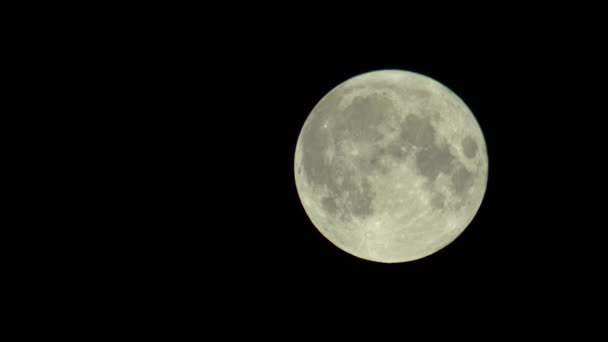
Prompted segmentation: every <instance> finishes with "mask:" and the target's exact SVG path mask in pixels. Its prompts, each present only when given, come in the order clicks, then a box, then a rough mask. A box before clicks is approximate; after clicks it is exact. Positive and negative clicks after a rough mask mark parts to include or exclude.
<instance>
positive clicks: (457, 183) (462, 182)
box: [452, 166, 473, 196]
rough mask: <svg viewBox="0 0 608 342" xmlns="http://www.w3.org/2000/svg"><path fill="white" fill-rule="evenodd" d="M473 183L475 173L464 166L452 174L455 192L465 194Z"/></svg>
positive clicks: (460, 194)
mask: <svg viewBox="0 0 608 342" xmlns="http://www.w3.org/2000/svg"><path fill="white" fill-rule="evenodd" d="M472 185H473V174H472V173H471V172H469V171H468V170H467V169H466V168H464V167H463V166H460V167H459V168H458V169H457V170H456V172H454V174H453V175H452V188H453V189H454V192H455V193H456V194H457V195H459V196H463V195H464V194H466V193H467V191H468V190H469V189H470V188H471V186H472Z"/></svg>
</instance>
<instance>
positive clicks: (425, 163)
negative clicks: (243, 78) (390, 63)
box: [294, 70, 488, 263]
mask: <svg viewBox="0 0 608 342" xmlns="http://www.w3.org/2000/svg"><path fill="white" fill-rule="evenodd" d="M294 173H295V182H296V188H297V191H298V195H299V197H300V200H301V202H302V205H303V207H304V210H305V212H306V214H307V215H308V217H309V218H310V220H311V222H312V223H313V225H314V226H315V227H316V228H317V229H318V230H319V232H321V234H323V236H325V237H326V238H327V239H328V240H329V241H330V242H332V243H333V244H334V245H336V246H337V247H339V248H340V249H342V250H343V251H345V252H347V253H350V254H352V255H354V256H356V257H359V258H362V259H366V260H371V261H376V262H384V263H398V262H406V261H412V260H417V259H420V258H423V257H426V256H429V255H431V254H433V253H435V252H437V251H438V250H440V249H442V248H444V247H445V246H447V245H448V244H450V243H451V242H452V241H454V240H455V239H456V238H457V237H458V236H459V235H460V234H461V233H462V232H463V231H464V230H465V228H466V227H467V226H468V225H469V224H470V223H471V221H472V220H473V218H474V216H475V215H476V213H477V211H478V210H479V208H480V206H481V202H482V200H483V197H484V194H485V191H486V184H487V178H488V156H487V150H486V143H485V140H484V137H483V134H482V132H481V129H480V127H479V124H478V122H477V120H476V119H475V117H474V116H473V113H472V112H471V110H470V109H469V108H468V107H467V105H466V104H465V103H464V102H463V101H462V100H461V99H460V98H459V97H458V96H457V95H456V94H454V93H453V92H452V91H451V90H449V89H448V88H447V87H446V86H444V85H442V84H441V83H439V82H437V81H435V80H434V79H431V78H429V77H427V76H424V75H421V74H417V73H413V72H409V71H402V70H380V71H372V72H368V73H365V74H361V75H358V76H355V77H353V78H351V79H348V80H346V81H345V82H343V83H341V84H340V85H338V86H337V87H335V88H334V89H332V90H331V91H330V92H329V93H328V94H327V95H325V96H324V97H323V98H322V99H321V100H320V101H319V103H318V104H317V105H316V106H315V107H314V109H313V110H312V112H311V113H310V115H309V116H308V118H307V119H306V121H305V122H304V125H303V127H302V130H301V132H300V135H299V137H298V142H297V144H296V151H295V160H294Z"/></svg>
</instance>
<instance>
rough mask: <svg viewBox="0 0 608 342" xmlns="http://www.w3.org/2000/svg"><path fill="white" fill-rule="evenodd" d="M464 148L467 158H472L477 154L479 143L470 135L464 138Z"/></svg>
mask: <svg viewBox="0 0 608 342" xmlns="http://www.w3.org/2000/svg"><path fill="white" fill-rule="evenodd" d="M462 150H463V151H464V155H465V156H466V157H467V158H469V159H470V158H473V157H475V155H477V143H476V142H475V139H473V138H472V137H470V136H467V137H466V138H464V139H462Z"/></svg>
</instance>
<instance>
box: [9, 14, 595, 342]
mask: <svg viewBox="0 0 608 342" xmlns="http://www.w3.org/2000/svg"><path fill="white" fill-rule="evenodd" d="M54 10H55V11H57V10H58V9H57V8H54ZM274 10H276V9H274ZM375 10H376V11H379V12H380V13H386V12H391V11H390V9H382V8H376V9H375ZM46 11H47V9H46V8H41V7H37V6H34V5H32V6H29V5H28V6H25V7H24V8H18V9H17V10H16V11H15V16H11V18H12V19H11V20H7V21H6V22H5V24H3V32H2V33H3V35H4V36H5V37H6V38H7V39H6V42H7V43H6V45H5V46H6V48H4V49H3V54H5V55H6V56H7V57H8V58H7V59H6V60H7V61H9V62H4V63H3V64H2V68H3V69H2V70H3V73H4V77H3V79H2V111H3V116H2V127H1V128H2V135H3V136H2V137H1V138H2V146H1V148H2V151H3V152H2V153H3V158H2V164H3V167H2V184H3V186H4V189H6V190H5V191H3V192H2V217H3V224H2V236H1V238H2V253H3V254H2V255H3V257H2V258H3V261H4V262H5V263H6V264H7V267H6V268H5V271H4V272H3V273H2V276H3V277H4V278H5V279H6V280H7V281H6V282H5V283H6V284H8V291H7V292H6V293H7V295H6V297H7V298H8V299H9V300H10V302H11V303H12V305H10V308H11V311H10V312H8V313H7V317H9V319H10V320H11V322H12V323H11V324H12V325H13V328H15V329H16V331H17V332H15V334H24V335H26V336H30V337H31V336H47V335H48V336H51V335H53V336H54V335H62V334H64V332H68V335H69V334H72V335H73V336H81V335H78V334H81V333H82V334H84V336H87V334H91V331H100V330H104V329H102V328H100V327H102V326H104V324H106V323H105V322H108V321H107V318H108V317H113V318H112V320H111V321H112V322H113V323H111V324H109V323H108V325H110V326H111V328H110V329H109V330H112V328H115V327H118V326H123V325H124V326H128V327H146V326H148V325H149V324H151V323H150V322H154V321H161V322H166V323H167V324H169V326H171V325H170V323H168V322H170V321H172V320H175V319H177V320H178V321H180V322H181V323H182V324H185V325H186V326H191V327H200V325H201V324H202V323H200V322H199V321H197V318H196V317H198V316H197V315H201V314H202V312H204V313H205V314H209V315H213V317H215V318H216V319H217V320H218V321H220V322H221V321H225V320H232V321H237V322H244V321H248V320H249V319H241V318H242V317H243V316H245V317H258V316H261V317H266V318H267V319H276V320H279V321H281V322H285V323H287V322H290V323H289V324H290V326H291V324H294V325H298V324H297V322H301V321H298V320H296V319H290V318H289V317H293V315H297V314H298V313H301V312H303V310H314V311H315V312H318V313H320V314H323V313H325V314H328V315H330V316H331V315H333V314H335V315H338V316H339V315H345V314H348V313H349V312H350V311H351V309H352V310H361V311H362V312H389V311H390V312H392V311H393V310H397V311H399V310H400V309H399V308H403V307H407V308H410V307H415V308H418V309H419V310H430V311H433V310H437V311H441V312H444V310H448V309H453V310H455V311H460V310H463V309H464V308H466V309H467V310H468V309H472V310H477V312H478V313H479V312H488V313H492V314H496V315H499V314H500V313H502V312H505V311H509V310H515V311H516V312H518V315H520V316H523V317H527V318H530V319H532V316H533V315H534V314H533V313H532V312H538V311H540V312H542V313H544V314H555V316H560V317H563V316H561V315H559V314H557V313H558V312H563V311H562V310H565V309H564V307H573V308H575V309H572V310H581V309H580V308H582V307H584V306H585V305H587V303H588V302H589V297H592V296H591V295H590V294H591V293H594V291H595V290H596V289H598V288H599V287H600V286H601V285H600V282H599V278H598V277H597V275H598V274H600V273H601V271H602V268H601V265H603V252H602V250H603V249H602V248H601V247H594V246H596V245H597V244H598V243H599V241H601V239H600V235H602V234H603V231H602V230H603V226H602V223H601V222H599V221H596V220H595V219H594V218H593V217H594V214H595V213H597V212H601V211H599V210H598V207H599V206H600V205H599V204H600V203H602V204H603V202H604V201H603V200H602V199H601V197H598V196H601V193H602V192H601V190H600V189H599V187H598V185H597V184H598V183H599V181H595V180H597V179H601V176H602V171H601V170H602V169H603V167H602V166H601V163H600V161H599V160H601V158H602V154H601V153H599V152H596V150H597V147H599V146H601V144H599V139H600V137H601V135H598V134H596V133H593V132H594V131H595V130H594V128H599V126H600V123H599V122H600V119H599V118H600V117H601V116H602V115H603V113H604V112H605V109H604V108H603V106H600V105H598V104H597V103H598V102H597V100H598V99H601V98H603V95H602V91H603V88H604V87H597V86H592V84H596V83H597V82H598V80H601V75H602V70H600V69H601V68H600V67H599V66H598V65H601V63H598V62H600V61H602V56H601V54H600V52H599V50H600V49H599V48H598V46H599V45H598V40H597V39H596V35H595V34H594V32H599V31H598V29H597V27H596V26H599V24H597V22H596V21H594V20H593V19H592V18H589V19H588V20H583V19H585V18H586V17H585V16H583V15H581V16H580V20H579V21H580V23H576V24H575V23H574V22H570V21H566V20H563V19H562V17H561V16H560V15H558V14H557V13H553V14H552V13H550V11H549V12H542V11H540V12H538V13H537V12H534V11H529V10H525V11H524V10H521V11H514V12H513V13H512V14H511V15H506V14H505V15H504V16H502V17H498V16H497V15H496V14H495V12H493V11H491V10H488V12H487V13H486V15H473V14H470V19H468V20H459V19H458V17H457V16H455V17H453V16H450V15H446V19H445V20H439V18H436V19H434V20H426V19H424V18H425V16H424V14H420V17H418V15H414V14H412V16H415V17H418V18H412V16H410V17H409V19H399V18H392V17H391V16H387V17H384V16H377V15H374V14H373V13H374V11H370V12H369V13H366V11H363V12H361V13H360V14H359V15H358V16H352V15H347V14H345V13H343V14H342V16H339V18H340V20H331V16H329V15H328V16H327V17H325V16H322V15H319V16H314V15H307V14H303V13H306V12H300V11H301V10H295V9H282V11H284V12H282V13H283V14H282V15H278V14H276V13H275V12H273V10H269V9H264V8H258V7H256V8H248V9H245V8H243V9H242V10H241V11H238V14H235V15H225V14H224V13H223V12H217V11H214V10H211V9H209V10H208V11H204V12H196V13H201V14H200V15H193V13H190V14H189V15H186V14H185V13H188V12H190V11H187V10H186V9H177V8H174V9H171V10H169V9H166V8H165V9H162V10H161V9H160V8H156V9H155V8H153V6H150V7H146V9H145V10H142V9H141V8H137V9H126V8H125V9H122V10H120V11H116V12H115V13H113V14H114V15H111V16H107V15H106V14H105V11H104V10H102V9H100V8H97V7H95V6H93V5H91V6H88V5H87V6H86V7H83V6H77V7H74V8H70V9H69V10H67V9H66V10H65V11H64V10H61V11H59V12H61V13H62V14H63V16H57V17H52V16H48V15H45V13H47V12H46ZM117 13H118V14H117ZM121 13H122V14H121ZM146 13H156V14H157V15H147V14H146ZM161 13H162V15H160V14H161ZM298 13H300V14H298ZM422 13H424V12H422ZM509 13H510V12H509ZM60 18H61V19H60ZM386 68H395V69H405V70H411V71H415V72H419V73H422V74H425V75H428V76H430V77H432V78H434V79H437V80H438V81H440V82H442V83H443V84H445V85H446V86H448V87H449V88H450V89H452V90H453V91H454V92H455V93H456V94H458V95H459V96H460V97H461V98H462V99H463V100H464V101H465V102H466V103H467V105H468V106H469V107H470V108H471V110H472V111H473V113H474V114H475V116H476V118H477V120H478V122H479V124H480V126H481V129H482V131H483V133H484V136H485V139H486V143H487V147H488V155H489V179H488V189H487V192H486V195H485V198H484V201H483V203H482V206H481V208H480V210H479V213H478V215H477V216H476V217H475V220H474V221H473V223H472V224H471V225H470V227H469V228H467V229H466V230H465V232H464V233H463V234H462V235H461V236H460V237H459V238H458V239H457V240H456V241H455V242H454V243H452V244H451V245H449V246H448V247H446V248H444V249H443V250H441V251H440V252H438V253H436V254H434V255H432V256H430V257H427V258H424V259H422V260H419V261H416V262H412V263H404V264H399V265H384V264H377V263H372V262H368V261H365V260H361V259H357V258H355V257H352V256H350V255H348V254H346V253H344V252H342V251H340V250H338V249H337V248H336V247H334V246H333V245H332V244H331V243H330V242H329V241H327V240H325V239H324V238H323V237H322V236H321V235H320V234H319V233H318V232H317V230H316V229H315V228H314V227H313V225H312V224H311V222H310V221H309V219H308V217H307V216H306V214H305V212H304V210H303V208H302V206H301V204H300V202H299V198H298V196H297V193H296V188H295V182H294V177H293V153H294V150H295V144H296V141H297V137H298V134H299V130H300V129H301V127H302V124H303V122H304V120H305V119H306V117H307V115H308V114H309V113H310V111H311V110H312V108H313V107H314V106H315V104H316V103H317V101H318V100H319V99H320V98H321V97H322V96H323V95H325V94H326V93H327V92H328V91H329V90H330V89H332V88H333V87H334V86H336V85H338V84H339V83H341V82H343V81H344V80H346V79H348V78H350V77H352V76H354V75H357V74H359V73H362V72H366V71H370V70H378V69H386ZM590 193H591V194H595V195H589V194H590ZM13 308H14V309H13ZM435 308H436V309H435ZM191 309H194V311H197V310H198V312H199V314H197V315H194V316H192V315H190V314H187V312H190V310H191ZM537 310H538V311H537ZM572 310H570V309H569V311H568V310H566V311H568V312H569V314H571V313H572V312H573V311H572ZM167 312H172V313H175V314H174V315H175V316H172V317H168V315H167ZM262 313H264V314H262ZM402 314H403V315H405V313H402ZM176 317H179V318H176ZM189 319H193V320H194V322H193V323H192V325H189V323H184V322H189V321H188V320H189ZM252 319H253V318H252ZM196 322H198V323H196ZM294 322H295V323H294ZM307 324H308V323H307ZM258 327H259V326H258ZM142 329H144V330H145V329H147V328H142ZM260 329H262V330H263V328H260ZM134 330H137V331H140V330H138V329H137V328H134ZM146 331H147V330H146ZM28 334H29V335H28ZM80 340H89V339H88V338H80Z"/></svg>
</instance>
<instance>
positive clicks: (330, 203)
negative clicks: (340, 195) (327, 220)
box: [321, 196, 338, 214]
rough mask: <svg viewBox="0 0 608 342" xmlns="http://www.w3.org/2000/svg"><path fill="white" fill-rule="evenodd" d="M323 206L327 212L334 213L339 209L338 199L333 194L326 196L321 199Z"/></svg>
mask: <svg viewBox="0 0 608 342" xmlns="http://www.w3.org/2000/svg"><path fill="white" fill-rule="evenodd" d="M321 206H322V207H323V209H324V210H325V212H326V213H329V214H334V213H335V212H336V211H337V210H338V206H337V205H336V199H335V198H334V197H331V196H327V197H324V198H323V199H322V200H321Z"/></svg>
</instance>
